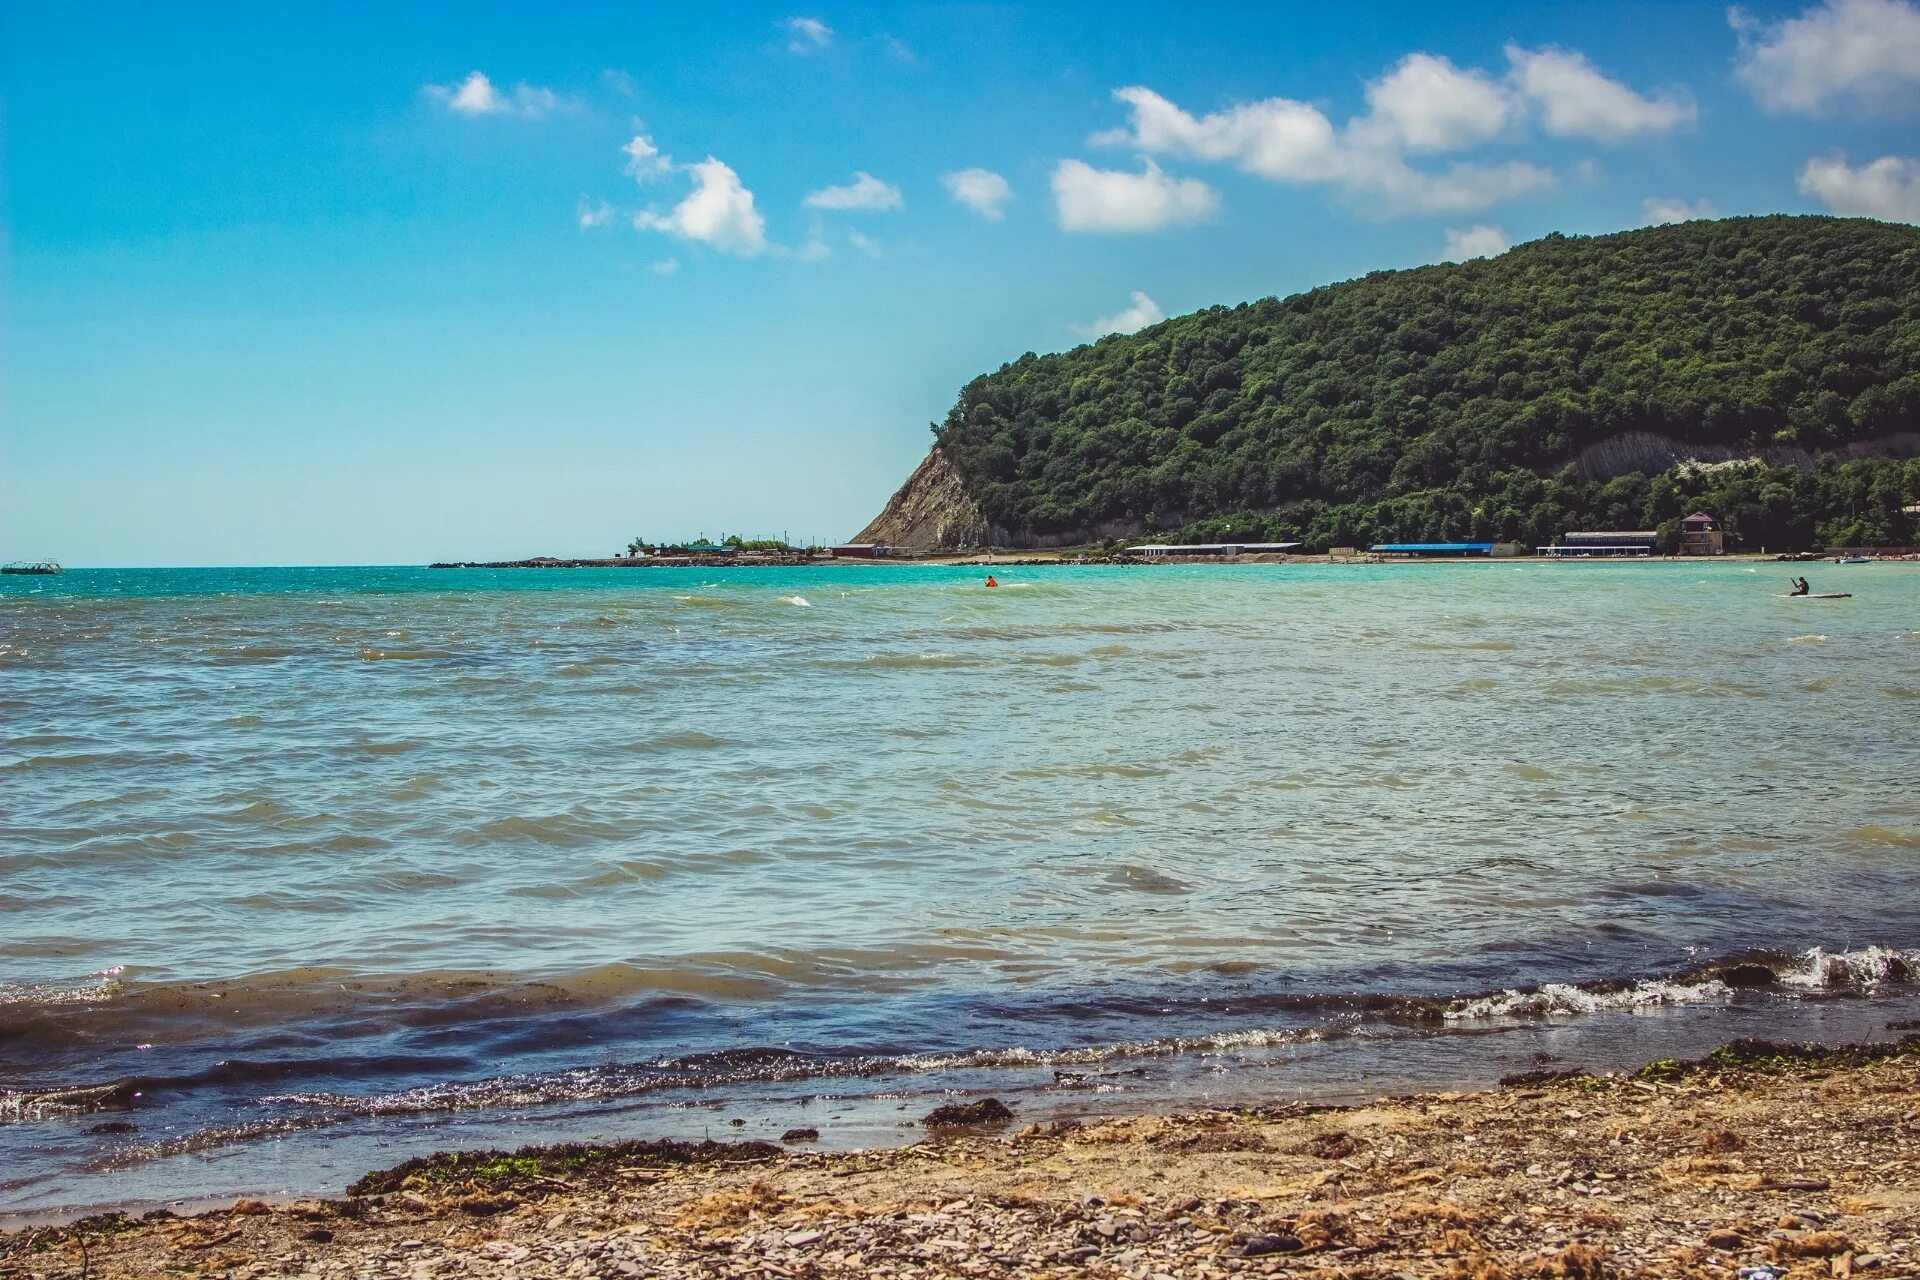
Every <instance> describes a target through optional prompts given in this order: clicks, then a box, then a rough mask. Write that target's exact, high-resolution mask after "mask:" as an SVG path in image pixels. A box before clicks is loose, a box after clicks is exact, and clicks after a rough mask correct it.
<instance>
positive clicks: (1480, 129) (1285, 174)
mask: <svg viewBox="0 0 1920 1280" xmlns="http://www.w3.org/2000/svg"><path fill="white" fill-rule="evenodd" d="M1449 86H1451V87H1452V88H1454V89H1455V90H1457V91H1458V93H1459V97H1458V99H1457V100H1455V101H1454V102H1452V104H1451V105H1450V106H1449V107H1448V108H1447V110H1445V111H1440V112H1439V114H1438V115H1437V116H1436V117H1435V118H1434V119H1433V120H1431V121H1427V122H1422V121H1420V120H1419V119H1417V118H1416V117H1417V114H1418V112H1417V108H1418V105H1419V103H1420V102H1421V100H1422V99H1423V97H1428V98H1432V99H1434V100H1435V102H1436V103H1438V100H1439V99H1440V98H1442V97H1444V96H1445V91H1446V89H1447V88H1448V87H1449ZM1489 87H1491V88H1492V89H1493V93H1494V95H1495V97H1497V95H1498V94H1499V92H1500V90H1499V88H1498V86H1496V85H1492V82H1491V81H1488V80H1486V79H1485V78H1484V77H1478V78H1476V77H1475V76H1472V75H1469V74H1468V73H1464V72H1460V71H1459V70H1458V68H1455V67H1453V66H1452V64H1451V63H1446V62H1445V61H1444V60H1443V59H1437V58H1435V59H1426V58H1425V56H1424V55H1420V56H1419V57H1416V58H1414V59H1405V60H1402V62H1401V63H1400V65H1399V67H1398V68H1397V69H1396V70H1395V71H1394V72H1392V73H1389V74H1388V75H1387V76H1386V77H1384V78H1382V79H1381V80H1379V81H1376V82H1375V85H1374V86H1370V88H1369V93H1370V96H1373V97H1374V98H1375V99H1376V100H1377V103H1378V104H1381V105H1382V106H1383V111H1382V112H1379V113H1375V114H1371V115H1368V116H1363V117H1357V118H1355V119H1354V120H1352V121H1350V122H1349V123H1348V125H1347V128H1346V129H1345V131H1344V132H1336V131H1335V129H1334V127H1333V124H1332V122H1331V121H1329V120H1328V119H1327V117H1326V116H1324V115H1322V114H1321V113H1320V111H1319V109H1318V108H1315V107H1312V106H1309V105H1307V104H1306V103H1304V102H1295V101H1293V100H1291V99H1288V98H1269V99H1266V100H1265V101H1262V102H1254V103H1246V104H1243V105H1240V106H1236V107H1232V108H1229V109H1227V110H1225V111H1218V112H1214V113H1213V114H1211V115H1205V116H1194V115H1192V114H1190V113H1188V112H1186V111H1183V110H1181V109H1180V108H1179V107H1178V106H1175V105H1174V104H1173V103H1171V102H1169V101H1167V99H1165V98H1163V97H1161V96H1160V95H1159V94H1157V93H1155V92H1154V91H1153V90H1151V89H1147V88H1142V87H1140V86H1133V87H1130V88H1125V89H1117V90H1115V91H1114V95H1113V96H1114V97H1115V98H1116V99H1118V100H1119V101H1121V102H1124V103H1126V104H1127V106H1128V107H1129V109H1130V110H1129V114H1130V117H1131V119H1130V121H1129V125H1128V127H1127V128H1125V129H1116V130H1110V131H1108V132H1106V133H1100V134H1096V135H1094V137H1093V139H1092V141H1093V142H1095V143H1097V144H1106V145H1127V146H1131V147H1133V148H1135V149H1136V150H1139V151H1142V152H1147V153H1150V154H1159V155H1176V156H1181V157H1184V158H1186V159H1191V160H1210V161H1216V162H1224V163H1231V164H1233V165H1234V166H1235V167H1236V168H1238V169H1240V170H1241V171H1242V172H1245V173H1251V174H1254V175H1256V176H1258V177H1262V178H1267V179H1270V180H1273V181H1276V182H1281V181H1284V182H1324V183H1330V184H1332V185H1334V186H1335V187H1337V188H1338V189H1340V190H1341V191H1342V192H1343V193H1344V194H1345V195H1346V196H1347V197H1348V199H1349V200H1350V201H1352V202H1353V203H1355V204H1357V205H1359V206H1360V207H1362V208H1363V209H1364V210H1366V211H1368V212H1371V213H1376V214H1380V215H1383V216H1388V217H1391V216H1395V215H1399V214H1411V213H1460V212H1467V211H1471V210H1474V209H1481V208H1485V207H1486V206H1487V205H1489V204H1493V203H1495V202H1497V201H1500V200H1507V199H1512V198H1514V197H1516V196H1520V195H1525V194H1527V193H1529V192H1532V191H1537V190H1540V189H1542V188H1545V187H1549V186H1551V185H1553V175H1552V174H1551V173H1549V172H1548V171H1546V170H1545V169H1541V168H1538V167H1537V166H1534V165H1530V164H1521V163H1517V162H1514V163H1507V164H1492V165H1482V164H1456V165H1454V166H1452V167H1451V168H1448V169H1445V170H1442V171H1440V172H1426V171H1422V170H1417V169H1414V168H1413V167H1411V166H1410V165H1408V164H1407V162H1406V159H1405V157H1404V155H1403V150H1404V148H1405V146H1406V144H1407V143H1408V141H1409V140H1412V141H1416V142H1417V143H1418V144H1419V146H1420V147H1422V148H1429V149H1430V148H1435V147H1438V146H1440V145H1441V144H1442V143H1445V144H1447V145H1453V146H1457V145H1465V144H1466V143H1467V142H1469V141H1470V140H1472V139H1474V138H1476V137H1480V138H1483V137H1486V136H1490V135H1489V130H1496V131H1497V130H1498V129H1499V128H1503V127H1504V121H1505V119H1506V118H1507V114H1506V113H1507V111H1508V108H1506V107H1501V106H1498V105H1497V104H1496V103H1495V101H1494V98H1490V97H1488V96H1486V94H1485V93H1484V92H1483V90H1486V89H1487V88H1489ZM1375 90H1378V92H1377V93H1376V92H1375ZM1436 109H1437V108H1436ZM1083 168H1084V166H1083ZM1059 184H1060V175H1059V172H1058V171H1056V173H1055V178H1054V185H1055V190H1056V193H1057V192H1058V189H1059Z"/></svg>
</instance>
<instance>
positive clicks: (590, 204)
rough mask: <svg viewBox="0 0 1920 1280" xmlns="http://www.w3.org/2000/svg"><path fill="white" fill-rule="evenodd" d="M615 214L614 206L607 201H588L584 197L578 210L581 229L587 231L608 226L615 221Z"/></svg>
mask: <svg viewBox="0 0 1920 1280" xmlns="http://www.w3.org/2000/svg"><path fill="white" fill-rule="evenodd" d="M613 212H614V211H613V206H612V205H610V204H608V203H607V202H606V201H605V200H588V199H587V198H586V197H584V196H582V197H581V199H580V206H579V209H578V213H579V217H580V229H581V230H582V231H585V230H587V229H588V228H589V227H604V226H607V225H608V224H610V223H611V222H612V221H613Z"/></svg>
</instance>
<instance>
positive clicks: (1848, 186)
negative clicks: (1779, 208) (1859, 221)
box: [1800, 155, 1920, 223]
mask: <svg viewBox="0 0 1920 1280" xmlns="http://www.w3.org/2000/svg"><path fill="white" fill-rule="evenodd" d="M1800 190H1801V193H1802V194H1804V195H1810V196H1816V197H1818V198H1819V199H1820V201H1821V202H1822V203H1823V204H1825V205H1826V206H1827V208H1829V209H1831V210H1833V211H1834V212H1835V213H1845V214H1857V215H1860V216H1862V217H1868V218H1881V219H1884V220H1886V221H1888V222H1915V223H1920V160H1913V159H1909V158H1907V157H1906V156H1881V157H1880V158H1879V159H1878V160H1875V161H1874V162H1873V163H1872V164H1867V165H1862V166H1861V167H1860V168H1858V169H1856V168H1853V167H1852V166H1851V165H1849V164H1848V163H1847V161H1846V157H1845V156H1838V155H1836V156H1828V157H1826V158H1824V159H1814V160H1809V161H1807V163H1806V166H1805V167H1804V168H1802V169H1801V170H1800Z"/></svg>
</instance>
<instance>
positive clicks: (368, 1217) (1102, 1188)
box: [0, 1039, 1920, 1280]
mask: <svg viewBox="0 0 1920 1280" xmlns="http://www.w3.org/2000/svg"><path fill="white" fill-rule="evenodd" d="M357 1190H358V1191H359V1192H361V1194H357V1195H352V1196H349V1197H348V1198H346V1199H343V1200H338V1201H327V1202H305V1203H296V1204H290V1205H271V1206H270V1205H266V1204H263V1203H259V1202H253V1201H241V1202H239V1203H237V1204H236V1205H234V1206H233V1207H232V1208H231V1209H224V1210H221V1211H219V1212H214V1213H208V1214H202V1215H199V1216H194V1217H179V1218H175V1217H163V1218H149V1219H144V1220H133V1219H112V1218H109V1219H105V1220H101V1219H95V1220H92V1221H89V1222H83V1223H80V1224H75V1225H73V1226H69V1227H64V1228H41V1229H38V1230H32V1231H22V1232H16V1233H13V1234H11V1235H8V1236H0V1277H8V1278H9V1280H14V1278H20V1277H30V1276H31V1277H49V1278H51V1277H75V1276H82V1275H85V1276H87V1277H89V1280H91V1277H119V1276H157V1275H168V1274H172V1275H205V1276H233V1277H242V1276H245V1277H254V1276H305V1277H334V1276H400V1277H442V1276H501V1277H505V1276H521V1277H548V1276H568V1277H575V1276H626V1275H635V1276H655V1275H657V1276H765V1277H819V1276H868V1275H881V1276H896V1277H918V1276H982V1277H1000V1276H1039V1275H1048V1276H1069V1275H1088V1276H1131V1277H1141V1278H1143V1280H1144V1278H1148V1277H1155V1276H1227V1275H1261V1276H1293V1277H1303V1278H1304V1277H1315V1278H1318V1280H1333V1278H1334V1277H1342V1278H1346V1280H1361V1278H1377V1280H1387V1278H1389V1277H1405V1276H1412V1277H1445V1278H1448V1280H1503V1278H1508V1277H1563V1278H1569V1280H1592V1278H1595V1277H1644V1278H1646V1280H1654V1278H1656V1277H1657V1278H1659V1280H1685V1278H1689V1277H1733V1276H1734V1275H1735V1274H1736V1272H1737V1271H1738V1270H1739V1269H1740V1268H1743V1267H1753V1266H1759V1265H1762V1264H1772V1265H1774V1266H1775V1267H1776V1268H1777V1269H1778V1273H1779V1274H1783V1275H1788V1276H1791V1277H1794V1278H1795V1280H1800V1278H1802V1277H1810V1276H1848V1275H1859V1276H1873V1277H1889V1278H1891V1277H1899V1276H1916V1275H1920V1040H1914V1039H1909V1040H1908V1041H1906V1042H1903V1043H1902V1044H1900V1045H1896V1046H1891V1047H1889V1046H1877V1047H1873V1048H1870V1049H1865V1048H1855V1049H1847V1050H1812V1049H1783V1048H1781V1047H1780V1046H1767V1045H1753V1044H1745V1045H1742V1046H1735V1047H1734V1048H1733V1050H1732V1051H1731V1052H1729V1051H1724V1050H1723V1051H1718V1052H1717V1054H1716V1056H1715V1057H1713V1058H1709V1059H1706V1060H1703V1061H1702V1062H1701V1063H1698V1064H1677V1063H1660V1064H1654V1065H1653V1066H1651V1067H1649V1068H1647V1069H1645V1070H1643V1071H1641V1072H1639V1073H1636V1074H1634V1075H1610V1076H1599V1077H1595V1076H1585V1075H1575V1076H1569V1077H1549V1078H1544V1079H1538V1080H1523V1081H1519V1082H1515V1083H1511V1084H1509V1085H1506V1086H1503V1087H1502V1088H1499V1089H1496V1090H1492V1091H1488V1092H1484V1093H1474V1094H1429V1095H1420V1096H1411V1097H1400V1098H1383V1099H1381V1100H1379V1101H1376V1102H1374V1103H1372V1104H1369V1105H1366V1106H1360V1107H1352V1108H1313V1107H1299V1106H1290V1107H1284V1108H1273V1109H1251V1110H1243V1111H1230V1112H1203V1113H1195V1114H1178V1115H1157V1116H1146V1117H1129V1118H1125V1119H1113V1120H1107V1121H1101V1122H1090V1123H1083V1124H1064V1123H1055V1124H1036V1125H1027V1126H1025V1127H1022V1126H1021V1124H1020V1121H1019V1119H1018V1117H1017V1116H1016V1118H1015V1119H1014V1120H1013V1121H1012V1122H1011V1123H1009V1124H1006V1125H1004V1126H1003V1127H1001V1128H999V1129H994V1130H951V1131H934V1132H930V1133H929V1136H928V1137H927V1138H926V1139H925V1140H924V1141H921V1142H919V1143H917V1144H916V1145H913V1146H909V1147H906V1148H901V1149H893V1150H881V1151H869V1152H855V1153H849V1154H834V1155H823V1154H813V1153H808V1152H806V1151H804V1150H786V1149H780V1148H776V1147H773V1146H771V1145H769V1144H747V1143H743V1144H732V1145H728V1144H704V1145H702V1146H698V1147H687V1146H677V1145H672V1144H653V1145H649V1144H627V1145H626V1146H624V1147H613V1148H550V1149H545V1150H543V1151H539V1152H534V1151H533V1150H532V1149H529V1152H528V1153H524V1154H521V1155H519V1156H514V1157H505V1156H501V1155H499V1154H498V1153H495V1154H493V1155H479V1156H475V1155H472V1154H469V1155H466V1156H462V1157H459V1158H457V1159H455V1158H450V1157H436V1158H434V1159H431V1160H428V1161H424V1162H412V1163H411V1164H409V1165H405V1166H400V1167H399V1168H398V1169H396V1170H393V1171H390V1172H388V1173H386V1174H383V1175H376V1176H372V1177H370V1178H368V1179H365V1180H363V1183H362V1184H358V1185H357Z"/></svg>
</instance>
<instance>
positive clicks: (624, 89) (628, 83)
mask: <svg viewBox="0 0 1920 1280" xmlns="http://www.w3.org/2000/svg"><path fill="white" fill-rule="evenodd" d="M600 82H601V83H602V84H604V85H606V86H607V88H609V89H611V90H613V91H614V92H615V93H617V94H619V95H620V96H621V97H623V98H631V97H633V95H634V94H636V93H638V92H639V89H638V88H637V87H635V85H634V83H633V77H632V76H630V75H628V74H627V73H626V72H624V71H622V70H621V69H620V68H618V67H608V68H607V69H606V70H605V71H602V72H601V73H600Z"/></svg>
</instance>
